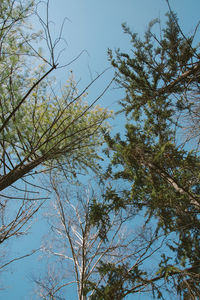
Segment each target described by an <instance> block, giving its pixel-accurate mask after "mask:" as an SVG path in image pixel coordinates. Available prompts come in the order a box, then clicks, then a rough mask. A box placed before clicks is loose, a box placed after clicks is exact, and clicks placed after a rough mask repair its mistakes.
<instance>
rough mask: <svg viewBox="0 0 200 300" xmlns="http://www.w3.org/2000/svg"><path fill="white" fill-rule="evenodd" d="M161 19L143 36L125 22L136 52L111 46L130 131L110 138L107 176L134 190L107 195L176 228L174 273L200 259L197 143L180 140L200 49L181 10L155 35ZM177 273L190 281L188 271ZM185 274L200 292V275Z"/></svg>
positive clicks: (168, 229) (167, 229)
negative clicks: (186, 31)
mask: <svg viewBox="0 0 200 300" xmlns="http://www.w3.org/2000/svg"><path fill="white" fill-rule="evenodd" d="M157 24H158V25H160V21H159V20H155V21H153V22H151V23H150V25H149V28H148V30H147V32H146V33H145V36H144V39H143V40H142V39H140V38H139V37H138V36H137V34H135V33H132V32H131V31H130V29H129V28H128V27H127V26H126V25H125V24H123V29H124V32H125V33H127V34H129V35H130V37H131V45H132V49H131V52H130V53H131V54H127V53H121V52H120V50H117V51H116V53H115V54H113V53H112V51H111V50H109V52H108V54H109V59H110V61H111V64H112V65H113V67H114V68H115V69H116V77H117V79H116V82H117V84H118V85H119V86H120V87H122V88H124V90H125V97H124V99H123V100H121V101H120V104H121V106H122V110H121V112H124V113H125V115H126V118H127V124H126V133H125V137H120V135H119V134H117V135H116V136H115V137H113V138H112V137H111V136H109V135H107V136H106V141H107V144H108V149H107V150H106V151H105V152H106V153H107V155H108V157H110V161H111V162H110V165H109V167H108V171H107V174H106V176H107V177H112V178H113V179H116V180H124V181H125V182H127V183H128V184H129V187H130V189H129V190H127V191H126V193H124V191H117V190H116V191H113V193H108V194H107V195H108V197H107V201H108V202H109V203H113V205H115V201H116V198H117V199H120V202H119V201H117V203H118V204H119V203H120V207H121V208H123V209H124V207H126V205H127V204H129V205H132V207H133V208H134V209H136V210H141V211H142V212H145V216H146V223H148V222H149V221H150V220H154V221H155V222H156V223H157V230H158V231H160V232H163V233H164V234H165V235H166V236H168V234H170V233H174V234H176V237H177V238H176V240H175V241H172V242H171V243H170V244H169V245H168V246H169V247H170V249H171V250H172V251H173V252H174V262H173V264H171V265H168V263H167V262H166V264H165V267H164V269H163V270H164V271H163V272H164V273H163V274H164V275H163V276H164V277H165V278H168V277H169V274H172V273H173V272H172V271H174V270H177V268H179V267H180V266H181V265H182V266H183V261H184V266H188V267H193V266H195V265H199V260H200V252H199V249H200V240H199V228H200V222H199V213H200V194H199V186H200V182H199V167H200V158H199V153H198V152H197V151H195V150H192V151H191V150H190V149H191V144H190V145H189V144H183V145H180V144H179V143H178V141H179V140H180V138H179V134H180V132H181V130H182V128H183V127H184V122H183V119H182V118H180V115H182V114H183V115H184V114H187V113H188V112H189V110H191V109H192V107H191V105H190V102H189V101H188V98H189V97H190V96H191V95H192V94H193V93H195V92H196V93H199V75H198V70H199V66H200V61H199V48H198V47H195V46H193V45H192V44H193V40H194V35H191V36H189V37H187V38H185V36H183V35H182V32H181V31H180V28H179V25H178V20H177V18H176V15H175V14H173V13H168V14H167V22H166V26H165V28H164V29H161V30H160V34H159V35H158V34H156V33H154V26H155V25H157ZM188 149H189V150H188ZM109 205H110V204H109ZM179 275H180V276H179V280H180V282H181V280H182V282H184V279H183V277H184V276H183V274H182V272H180V274H179ZM187 276H189V277H190V279H191V281H192V282H194V286H195V288H194V294H195V295H199V294H198V293H199V292H200V291H199V288H196V286H198V285H199V276H197V277H195V276H192V275H191V274H187ZM185 286H186V285H185ZM179 287H180V285H179ZM189 290H190V288H188V291H189ZM191 290H192V288H191ZM177 292H178V294H179V293H180V291H179V290H178V288H177ZM190 292H191V291H190Z"/></svg>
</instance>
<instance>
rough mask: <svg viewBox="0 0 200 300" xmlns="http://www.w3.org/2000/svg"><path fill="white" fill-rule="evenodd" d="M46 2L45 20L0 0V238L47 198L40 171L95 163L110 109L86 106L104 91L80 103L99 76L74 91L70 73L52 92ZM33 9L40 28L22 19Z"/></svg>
mask: <svg viewBox="0 0 200 300" xmlns="http://www.w3.org/2000/svg"><path fill="white" fill-rule="evenodd" d="M46 8H47V16H46V20H42V19H41V17H40V16H39V14H38V12H37V5H36V3H35V2H34V1H20V0H19V1H18V0H13V1H10V0H3V1H1V4H0V71H1V72H0V94H1V99H0V100H1V101H0V174H1V175H0V190H1V191H3V192H1V194H0V197H1V198H0V209H1V210H0V214H1V215H0V216H1V224H0V227H1V232H0V237H1V243H2V242H3V241H5V240H8V239H9V238H11V237H16V236H19V235H21V234H22V233H25V232H26V230H27V228H28V227H27V228H26V229H25V227H26V225H27V224H28V221H29V220H30V219H31V218H32V217H33V215H34V213H36V212H37V211H38V209H39V208H40V207H41V203H40V201H38V200H45V199H46V198H48V190H47V189H45V188H44V187H43V186H41V185H40V184H39V183H38V181H40V180H41V174H47V173H48V172H49V170H51V171H52V170H53V169H54V170H55V172H56V171H57V172H61V171H62V172H64V173H65V175H67V176H68V179H69V178H70V176H71V177H75V176H76V174H77V173H78V172H79V171H80V170H83V169H84V170H86V168H89V167H90V168H91V169H93V170H94V169H95V170H96V171H97V170H98V161H99V160H100V157H99V156H98V154H97V152H98V147H99V146H100V145H101V143H102V140H103V139H102V130H106V128H107V127H108V126H107V124H106V123H105V120H106V119H107V118H108V117H109V116H110V112H108V111H107V110H105V109H103V108H101V107H99V106H97V105H96V106H95V105H94V104H95V103H96V102H97V100H98V99H99V98H100V97H101V96H102V95H103V93H104V92H105V91H103V92H102V94H101V95H99V96H98V97H97V98H96V99H95V100H94V101H91V102H90V103H87V102H86V97H87V94H86V92H87V90H88V88H89V87H90V85H91V84H92V83H93V82H94V81H95V80H96V79H97V78H98V77H99V76H101V75H99V76H98V77H97V78H96V79H94V80H93V82H91V83H89V84H88V86H87V87H86V88H85V89H84V90H83V91H82V92H80V93H78V90H77V84H76V83H75V81H74V79H73V76H72V77H71V78H69V80H68V81H67V83H66V86H64V87H63V88H62V90H61V91H60V92H59V93H57V94H56V93H55V91H54V79H53V78H50V74H51V73H52V72H53V71H54V70H55V69H57V68H61V67H64V66H59V64H58V58H59V56H60V54H61V53H60V51H61V52H62V49H60V48H58V49H57V47H58V45H59V43H60V42H61V41H62V28H61V32H60V34H59V36H58V38H56V39H55V40H53V39H52V36H51V32H50V28H49V25H50V20H49V13H48V12H49V1H47V2H46ZM33 16H35V17H38V20H39V22H40V23H41V26H42V29H43V30H42V31H41V32H38V33H37V32H35V31H34V29H32V28H31V26H30V25H29V21H30V18H32V17H33ZM63 25H64V24H63ZM41 40H43V41H45V42H46V44H47V48H48V50H49V58H47V57H46V56H45V55H43V54H42V51H41V50H40V49H37V43H38V42H39V41H41ZM56 53H58V54H56ZM69 64H70V63H68V64H67V65H69ZM106 89H107V88H106ZM106 89H105V90H106ZM36 175H37V178H38V180H37V179H35V178H36ZM14 211H15V212H14ZM3 265H5V263H3Z"/></svg>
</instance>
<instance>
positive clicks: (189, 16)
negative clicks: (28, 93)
mask: <svg viewBox="0 0 200 300" xmlns="http://www.w3.org/2000/svg"><path fill="white" fill-rule="evenodd" d="M170 3H171V7H172V9H173V10H174V11H175V12H177V14H178V17H179V23H180V25H181V27H182V28H183V30H184V32H185V33H186V34H187V33H189V32H190V31H191V30H192V29H194V27H195V25H196V23H197V22H198V18H199V11H200V1H199V0H193V1H188V0H174V1H172V0H171V1H170ZM40 12H41V15H42V16H43V17H44V15H45V11H44V6H43V7H42V6H41V7H40ZM166 12H167V4H166V1H165V0H123V1H122V0H101V1H97V0H73V1H72V0H71V1H69V0H51V1H50V19H51V20H52V21H53V22H54V24H52V32H53V35H54V36H56V35H57V33H58V32H59V28H60V26H61V25H62V22H63V20H64V18H65V17H66V18H68V19H67V20H66V22H65V26H64V30H63V38H64V39H65V41H66V42H67V45H66V44H64V43H63V44H61V45H60V47H61V48H63V47H65V48H66V49H65V51H64V52H63V53H62V55H61V57H60V65H62V64H66V63H68V62H69V61H71V60H72V59H73V58H74V57H76V56H77V55H78V54H79V53H80V52H81V51H83V50H85V52H84V53H83V54H82V55H81V57H80V58H79V59H77V60H76V61H75V62H74V63H73V64H71V65H70V66H69V67H68V68H65V69H60V70H58V71H55V73H54V75H55V76H56V80H57V83H58V86H59V83H60V82H62V83H64V82H65V81H66V80H67V78H68V76H69V73H70V72H69V71H70V70H73V72H74V75H75V79H76V80H77V81H80V83H79V86H80V89H81V88H83V87H84V86H85V85H86V84H87V83H88V82H89V81H90V77H91V75H92V76H93V77H95V75H96V74H98V73H100V72H101V71H103V70H104V69H105V68H107V67H109V62H108V61H107V49H108V48H111V49H116V48H121V50H124V51H128V49H130V44H129V37H128V36H127V35H124V34H123V32H122V29H121V24H122V23H123V22H126V23H127V24H128V25H129V26H130V28H131V29H132V30H134V31H135V32H138V33H139V35H142V34H143V33H144V31H145V29H146V28H147V25H148V23H149V22H150V21H151V20H152V19H154V18H158V17H160V18H161V19H163V17H164V15H165V13H166ZM33 25H35V27H36V28H37V29H38V28H39V27H38V24H33ZM163 25H164V21H163ZM61 48H59V49H61ZM45 51H46V50H45V49H44V53H46V52H45ZM112 76H113V71H112V70H109V71H107V72H106V74H105V75H104V76H103V77H102V78H101V79H100V80H99V81H98V82H97V83H96V84H95V86H94V87H93V88H92V89H91V93H90V94H89V97H91V99H94V97H96V96H98V94H99V93H100V92H101V90H102V88H103V87H105V86H106V85H107V83H108V82H109V80H111V79H112ZM121 97H122V91H119V90H116V89H113V88H111V89H110V90H109V91H108V93H107V94H106V95H104V97H103V98H102V99H101V100H100V102H99V104H100V105H103V106H106V107H109V108H110V109H113V108H114V109H117V101H118V100H119V99H120V98H121ZM113 127H114V128H115V129H116V130H120V125H119V124H118V123H117V122H116V121H114V124H113ZM42 218H43V217H42V215H39V216H38V219H37V220H36V221H35V223H34V224H33V229H32V230H31V231H32V234H31V235H29V236H26V237H25V238H24V239H19V240H17V241H14V242H12V243H10V244H9V247H10V249H14V250H15V252H17V253H18V254H19V255H23V254H25V253H26V252H29V251H31V250H32V249H33V248H37V247H39V246H40V239H41V237H42V235H43V234H44V233H45V228H46V224H45V222H43V221H42ZM40 265H41V261H39V260H38V259H37V255H34V256H32V257H30V258H26V259H24V260H23V261H20V262H16V263H14V264H13V265H12V266H11V267H10V268H9V269H8V271H7V272H6V273H2V274H1V279H2V278H3V277H4V280H3V285H4V287H6V288H7V287H8V288H7V289H6V290H5V291H0V299H2V300H13V299H15V300H28V299H31V294H30V293H31V289H32V284H31V281H30V279H29V278H30V275H31V273H32V272H36V273H37V270H39V268H40ZM33 299H34V296H33ZM67 299H68V298H67ZM130 299H131V298H130ZM134 299H135V300H139V299H145V298H144V296H139V295H138V297H137V296H134ZM148 299H149V298H148ZM69 300H76V297H75V296H74V297H73V298H71V296H70V298H69Z"/></svg>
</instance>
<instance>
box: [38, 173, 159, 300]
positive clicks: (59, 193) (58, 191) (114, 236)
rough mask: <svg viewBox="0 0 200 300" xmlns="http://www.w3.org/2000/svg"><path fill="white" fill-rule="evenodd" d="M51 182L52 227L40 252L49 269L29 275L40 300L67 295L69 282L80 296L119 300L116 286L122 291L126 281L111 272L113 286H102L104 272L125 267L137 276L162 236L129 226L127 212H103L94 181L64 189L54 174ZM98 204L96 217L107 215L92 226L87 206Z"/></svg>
mask: <svg viewBox="0 0 200 300" xmlns="http://www.w3.org/2000/svg"><path fill="white" fill-rule="evenodd" d="M52 186H53V190H54V195H55V197H56V202H55V201H54V202H53V203H54V204H53V205H51V207H52V210H51V211H50V210H49V209H48V215H47V217H48V218H49V223H50V228H51V230H50V232H49V233H48V234H47V237H46V239H45V241H44V244H43V251H44V255H45V256H47V255H48V254H49V259H48V268H46V269H47V272H46V274H45V275H44V276H37V277H36V278H34V282H35V283H36V289H35V290H36V292H37V294H38V297H39V299H66V295H68V291H69V290H68V288H69V287H70V285H75V286H76V289H77V298H78V299H80V300H84V299H111V298H112V299H122V298H119V295H120V293H121V291H120V292H119V287H120V286H121V287H123V288H124V289H126V288H127V284H126V283H124V282H123V281H121V282H120V280H117V278H115V277H116V276H113V280H111V285H112V289H111V290H109V291H105V290H104V288H103V286H104V282H105V281H106V278H107V276H108V274H107V270H108V269H109V268H113V269H115V270H116V268H118V270H119V271H120V272H122V273H123V271H124V272H125V270H126V269H127V268H129V271H130V273H131V272H132V270H137V272H138V275H140V276H141V278H142V277H145V272H143V273H141V272H140V266H141V265H143V264H144V263H145V262H146V261H147V262H146V263H147V264H148V262H149V261H150V259H152V258H153V256H154V255H155V252H156V251H158V250H159V248H160V245H161V244H162V243H164V241H163V238H162V237H158V236H156V233H153V231H152V228H151V231H150V230H149V231H148V232H147V231H146V232H143V229H142V226H141V227H139V226H137V228H136V229H135V230H131V229H128V224H127V223H129V221H130V211H129V212H128V211H126V212H124V213H122V212H121V211H118V212H117V211H110V213H109V212H107V213H105V211H104V206H105V203H104V200H103V199H102V195H103V191H102V190H101V189H100V191H98V190H99V188H98V187H97V186H96V185H95V187H94V188H92V187H91V186H89V187H88V186H87V187H85V186H83V185H79V186H76V185H75V186H74V187H73V188H71V189H70V191H69V188H66V184H65V182H64V181H63V180H62V181H61V182H60V183H58V180H57V179H55V178H54V179H52ZM100 199H101V203H100V202H99V201H100ZM98 200H99V201H98ZM97 202H99V203H98V214H99V216H101V212H103V213H104V221H105V220H106V219H107V220H108V217H109V216H110V219H109V224H107V226H104V224H102V223H101V224H99V226H98V225H93V218H94V217H95V220H96V214H95V216H94V214H93V213H94V210H92V207H93V206H95V205H96V203H97ZM100 225H101V226H100ZM103 236H104V237H105V236H107V238H106V239H103V238H102V237H103ZM158 239H159V241H158ZM153 245H154V247H153ZM153 248H154V249H153ZM109 270H110V269H109ZM124 274H125V273H124ZM110 277H111V276H110ZM110 277H109V278H110ZM114 278H115V279H114ZM118 278H119V276H118ZM147 285H148V284H147V283H146V286H147ZM116 287H117V288H116ZM143 288H144V287H143ZM136 289H137V290H139V289H140V286H139V285H137V287H136ZM124 294H125V292H124ZM102 295H103V297H102ZM96 296H97V298H96ZM109 296H110V298H109Z"/></svg>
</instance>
